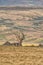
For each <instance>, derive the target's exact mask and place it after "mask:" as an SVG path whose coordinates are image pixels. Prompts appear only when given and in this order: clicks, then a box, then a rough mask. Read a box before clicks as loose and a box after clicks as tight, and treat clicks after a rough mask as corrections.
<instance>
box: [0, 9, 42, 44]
mask: <svg viewBox="0 0 43 65" xmlns="http://www.w3.org/2000/svg"><path fill="white" fill-rule="evenodd" d="M18 31H19V32H18ZM22 33H23V34H24V37H25V38H24V39H23V42H28V43H43V9H28V10H20V11H19V10H0V41H1V42H2V41H4V42H5V41H10V40H12V41H13V42H14V40H16V41H17V42H19V41H20V40H19V39H18V38H19V37H20V36H21V34H22ZM17 36H18V37H17ZM14 43H15V42H14ZM0 44H1V43H0Z"/></svg>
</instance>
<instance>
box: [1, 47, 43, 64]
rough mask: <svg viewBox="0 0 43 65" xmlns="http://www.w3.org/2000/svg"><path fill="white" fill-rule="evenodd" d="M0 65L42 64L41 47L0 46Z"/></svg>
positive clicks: (42, 52)
mask: <svg viewBox="0 0 43 65" xmlns="http://www.w3.org/2000/svg"><path fill="white" fill-rule="evenodd" d="M0 65H43V47H14V46H0Z"/></svg>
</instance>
